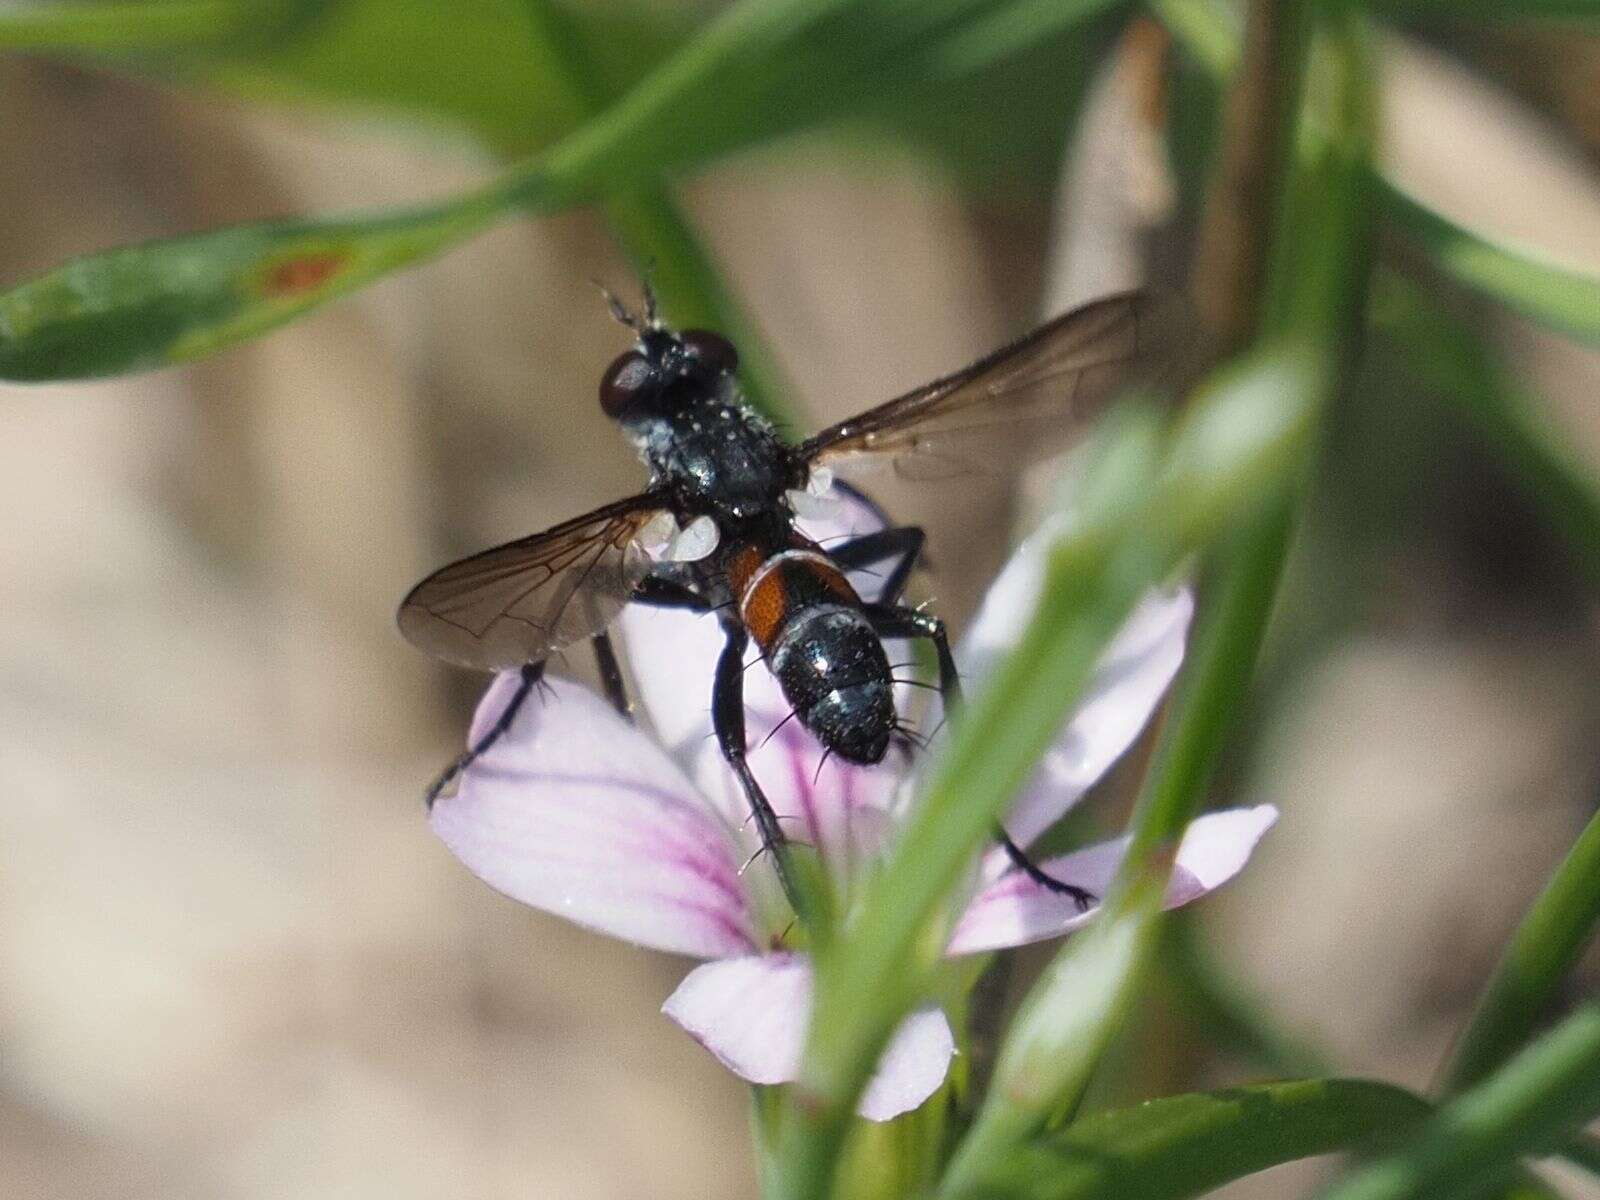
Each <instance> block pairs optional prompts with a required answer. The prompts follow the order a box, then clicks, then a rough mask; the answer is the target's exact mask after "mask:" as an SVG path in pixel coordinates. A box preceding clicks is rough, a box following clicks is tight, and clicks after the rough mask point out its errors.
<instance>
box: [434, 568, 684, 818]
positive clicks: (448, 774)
mask: <svg viewBox="0 0 1600 1200" xmlns="http://www.w3.org/2000/svg"><path fill="white" fill-rule="evenodd" d="M633 599H635V600H637V601H639V602H640V603H642V604H652V605H656V606H658V607H662V608H687V609H693V610H695V611H697V612H708V611H709V610H710V607H711V606H710V605H709V604H707V603H706V602H705V600H704V599H703V598H702V597H701V596H700V595H699V594H698V593H697V592H695V591H694V590H692V589H691V588H689V587H686V586H684V585H683V584H680V583H677V582H675V581H673V580H669V579H661V578H658V577H655V576H647V577H646V578H645V580H644V581H643V582H642V583H640V584H639V586H638V587H637V588H636V589H635V591H634V595H633ZM593 645H594V657H595V663H596V665H597V666H598V667H599V669H600V683H601V686H602V687H603V688H604V689H605V693H606V699H607V700H609V701H610V702H611V706H612V707H613V708H615V709H616V710H617V712H618V713H619V714H620V715H621V716H623V717H624V718H626V719H628V720H632V719H633V706H632V704H631V703H630V702H629V700H628V692H627V688H626V687H625V686H624V684H623V679H622V664H621V663H619V662H618V661H617V652H616V648H615V647H613V646H612V644H611V637H610V635H609V634H607V633H606V632H605V631H604V630H602V631H601V632H599V633H597V634H596V635H595V636H594V638H593ZM544 667H545V664H544V662H543V661H540V662H536V663H528V664H527V665H526V666H524V667H523V668H522V679H521V681H520V682H519V683H518V684H517V690H516V691H515V692H513V693H512V696H511V702H510V703H509V704H507V705H506V707H505V709H504V711H502V712H501V714H500V715H499V717H497V718H496V719H495V723H494V724H493V725H492V726H491V727H490V729H489V731H488V732H487V733H485V734H484V735H483V736H482V737H481V738H479V739H478V743H477V745H475V746H471V747H469V748H468V749H467V751H466V752H465V753H464V754H462V755H461V756H460V757H458V758H457V759H456V760H455V762H453V763H451V764H450V765H449V766H448V767H446V768H445V769H444V771H443V772H442V773H441V774H440V775H439V778H437V779H435V780H434V781H433V783H432V785H431V786H430V787H429V788H428V791H427V795H426V797H425V799H426V803H427V805H428V807H429V808H430V809H431V808H432V807H433V805H434V802H435V801H436V800H438V799H439V796H440V794H441V793H443V791H444V789H445V788H447V787H449V786H450V784H451V783H452V782H453V781H454V780H455V779H456V778H457V777H458V776H459V775H460V774H461V772H463V771H465V770H466V769H467V768H468V767H470V766H471V765H472V764H473V763H475V762H476V761H477V760H478V759H480V758H482V757H483V756H484V755H485V754H487V753H488V751H489V748H490V747H491V746H493V745H494V744H495V743H496V742H498V741H499V740H500V739H501V738H502V737H504V736H505V734H506V731H507V730H508V729H510V728H511V725H512V723H513V722H514V721H515V720H516V719H517V713H518V712H520V711H521V710H522V706H523V704H525V703H526V702H527V699H528V693H529V692H531V691H533V689H534V687H535V686H537V685H538V683H539V681H540V680H542V679H543V678H544Z"/></svg>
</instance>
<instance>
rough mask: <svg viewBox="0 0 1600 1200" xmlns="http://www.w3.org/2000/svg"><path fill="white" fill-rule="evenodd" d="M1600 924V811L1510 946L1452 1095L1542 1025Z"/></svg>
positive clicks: (1449, 1084) (1465, 1040)
mask: <svg viewBox="0 0 1600 1200" xmlns="http://www.w3.org/2000/svg"><path fill="white" fill-rule="evenodd" d="M1597 923H1600V815H1597V816H1595V817H1594V818H1593V819H1591V820H1590V822H1589V824H1588V825H1587V826H1586V827H1585V828H1584V831H1583V832H1582V833H1581V834H1580V835H1579V836H1578V840H1577V841H1576V842H1575V843H1573V846H1572V849H1571V850H1570V851H1568V852H1567V856H1566V858H1564V859H1563V860H1562V861H1561V865H1560V866H1559V867H1557V868H1556V870H1555V872H1554V873H1553V874H1552V875H1551V876H1550V879H1549V881H1548V882H1546V884H1545V886H1544V890H1543V891H1542V892H1540V893H1539V897H1538V899H1536V900H1535V901H1534V902H1533V907H1531V908H1530V909H1529V910H1528V913H1527V915H1526V916H1525V917H1523V919H1522V924H1521V925H1519V926H1518V927H1517V931H1516V933H1514V934H1513V935H1512V937H1511V940H1510V941H1509V942H1507V943H1506V948H1505V951H1504V953H1503V954H1502V955H1501V958H1500V963H1499V965H1498V966H1497V967H1496V968H1495V972H1494V975H1493V976H1492V977H1491V978H1490V980H1489V985H1488V987H1486V988H1485V989H1484V992H1483V996H1482V998H1481V999H1480V1000H1479V1002H1478V1009H1477V1012H1476V1013H1475V1014H1474V1015H1473V1018H1472V1023H1471V1024H1470V1025H1468V1026H1467V1030H1466V1032H1465V1033H1464V1034H1463V1035H1462V1037H1461V1040H1460V1042H1458V1043H1457V1045H1456V1052H1455V1058H1454V1060H1453V1062H1452V1063H1451V1066H1450V1072H1449V1074H1448V1076H1447V1077H1446V1080H1445V1090H1446V1093H1447V1094H1450V1093H1454V1092H1456V1091H1459V1090H1461V1089H1462V1088H1465V1087H1469V1086H1471V1085H1472V1084H1474V1083H1476V1082H1478V1081H1479V1080H1480V1079H1483V1078H1484V1077H1485V1076H1486V1075H1488V1074H1489V1072H1490V1071H1492V1070H1493V1069H1494V1068H1495V1067H1497V1066H1499V1065H1500V1064H1501V1063H1502V1062H1504V1061H1505V1060H1506V1058H1507V1057H1509V1056H1510V1055H1511V1054H1512V1052H1513V1051H1515V1049H1516V1048H1517V1047H1518V1046H1520V1045H1522V1044H1523V1043H1524V1042H1525V1041H1526V1040H1527V1039H1528V1037H1529V1036H1530V1035H1531V1034H1532V1033H1533V1032H1534V1030H1535V1029H1537V1028H1538V1025H1539V1022H1540V1018H1541V1016H1542V1015H1543V1014H1544V1013H1546V1012H1548V1011H1549V1009H1550V1006H1551V1005H1552V1004H1553V1003H1554V1002H1555V1000H1556V998H1557V993H1558V991H1559V989H1560V986H1561V983H1562V981H1563V980H1564V979H1565V978H1566V977H1567V975H1568V973H1569V972H1570V971H1571V970H1572V968H1573V967H1574V965H1575V964H1576V963H1577V961H1578V958H1579V956H1581V955H1582V953H1583V951H1584V949H1585V948H1586V947H1587V946H1588V945H1589V943H1590V941H1591V940H1592V939H1593V937H1594V932H1595V927H1596V925H1597Z"/></svg>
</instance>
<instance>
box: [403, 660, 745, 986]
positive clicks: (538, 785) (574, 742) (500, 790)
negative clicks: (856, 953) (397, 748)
mask: <svg viewBox="0 0 1600 1200" xmlns="http://www.w3.org/2000/svg"><path fill="white" fill-rule="evenodd" d="M516 679H517V676H516V675H515V673H511V672H508V673H506V674H503V675H501V676H500V677H499V678H497V679H496V680H495V682H494V684H493V686H491V688H490V689H489V691H488V693H487V694H486V695H485V696H484V699H483V702H482V703H481V704H480V705H479V708H478V713H477V716H476V717H475V718H474V720H473V730H472V740H473V742H474V743H476V742H477V740H478V739H479V738H481V737H482V736H483V735H484V733H485V732H487V730H488V729H489V727H490V726H491V725H493V723H494V721H495V720H496V719H497V718H498V716H499V715H500V714H501V713H502V712H503V711H504V709H505V705H506V702H507V701H508V700H509V698H510V696H511V693H512V691H513V689H514V688H515V685H516ZM430 820H431V824H432V826H433V830H434V832H435V833H437V834H438V835H439V837H440V838H441V839H442V840H443V841H444V843H445V845H447V846H448V847H449V848H450V849H451V851H452V852H453V853H454V854H455V855H456V857H457V858H459V859H460V860H461V861H462V862H463V863H464V864H465V865H466V866H467V868H468V869H469V870H471V871H472V872H473V873H474V874H475V875H477V876H478V877H479V878H480V879H482V880H483V881H484V882H485V883H488V884H489V885H490V886H491V887H494V888H496V889H497V890H499V891H501V892H504V893H505V894H506V895H508V896H510V897H511V898H513V899H515V900H520V901H522V902H523V903H524V904H531V905H533V906H534V907H535V908H541V909H544V910H545V911H546V912H551V913H555V914H557V915H559V916H563V917H566V918H567V919H568V920H570V921H574V922H576V923H577V924H579V925H583V926H585V927H586V928H589V929H595V930H598V931H600V932H601V933H609V934H611V935H613V936H615V937H620V938H624V939H626V940H627V941H630V942H636V943H638V944H639V945H641V946H650V947H653V948H654V949H657V950H669V951H674V952H676V953H680V954H692V955H695V956H697V957H702V958H719V957H724V956H727V955H733V954H747V953H749V952H750V950H751V949H752V947H753V946H754V944H755V935H754V924H753V921H752V917H751V914H750V908H749V901H748V899H747V897H746V895H745V892H744V889H743V888H742V886H741V884H740V879H739V865H740V864H739V861H738V856H737V852H736V851H735V849H734V843H733V840H732V839H731V837H730V836H729V834H728V831H727V829H726V828H725V827H724V826H723V825H722V823H721V822H720V821H719V820H718V819H717V817H716V816H715V815H714V814H713V813H712V812H711V810H710V809H709V808H708V807H707V806H706V804H705V802H704V800H703V799H702V798H701V797H700V796H699V795H698V794H697V793H696V791H695V789H694V786H693V785H692V784H691V783H690V782H689V780H688V779H687V778H686V777H685V776H684V774H683V772H682V771H680V770H679V769H678V767H677V766H676V765H675V764H674V763H673V762H672V760H671V759H670V758H669V757H668V756H667V755H666V754H665V753H664V752H663V751H662V750H661V749H660V747H658V746H657V745H656V744H655V743H654V742H653V741H652V740H651V739H650V738H649V737H647V736H646V735H645V734H644V733H642V732H641V731H639V730H637V729H635V728H633V727H632V726H630V725H628V724H627V723H626V722H624V721H623V720H622V719H621V718H620V717H618V716H617V715H616V713H614V712H613V711H612V709H611V708H610V706H609V705H607V704H606V703H605V702H604V701H603V700H601V699H600V698H599V697H598V696H595V695H594V694H593V693H591V692H589V691H588V690H586V689H584V688H582V687H580V686H578V685H577V684H575V683H572V682H570V681H568V680H563V679H551V680H549V681H548V682H547V683H546V684H545V685H543V686H541V687H539V688H536V689H535V691H534V692H533V693H532V694H530V695H529V696H528V699H527V701H526V702H525V703H524V704H523V706H522V708H521V710H520V711H519V712H518V714H517V718H516V720H515V722H514V723H513V725H512V727H511V729H510V730H508V731H507V733H506V735H505V736H504V737H502V738H501V739H500V740H499V741H498V742H497V743H495V745H494V746H493V747H492V748H491V749H490V750H489V752H488V753H487V754H485V755H484V756H483V757H482V758H480V759H479V760H478V761H477V762H476V763H474V764H473V765H472V766H471V767H469V768H468V769H467V771H466V772H465V774H464V775H463V777H462V781H461V785H460V788H459V790H458V791H457V793H456V794H455V795H454V796H449V797H445V798H443V799H441V800H440V801H439V802H438V803H437V804H435V805H434V808H433V813H432V816H431V818H430Z"/></svg>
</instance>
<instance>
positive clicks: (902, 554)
mask: <svg viewBox="0 0 1600 1200" xmlns="http://www.w3.org/2000/svg"><path fill="white" fill-rule="evenodd" d="M927 540H928V539H927V535H926V534H925V533H923V531H922V528H921V526H918V525H898V526H895V527H894V528H892V529H880V530H878V532H876V533H867V534H863V535H862V536H861V537H858V538H851V539H850V540H849V541H848V542H844V543H842V544H840V545H838V546H835V547H833V548H832V549H831V550H829V551H828V557H829V558H831V559H833V561H834V562H835V563H837V564H838V565H839V566H840V567H842V568H844V569H845V570H846V571H854V570H857V569H859V568H861V567H869V566H871V565H872V564H873V563H880V562H883V561H884V560H885V559H889V558H892V559H894V560H895V564H894V566H893V567H891V568H890V569H889V574H888V575H887V576H886V577H885V578H884V581H883V586H882V588H880V589H879V591H878V603H879V604H885V605H887V604H898V603H900V597H901V596H902V595H904V594H905V590H906V583H907V582H908V581H909V580H910V579H911V572H912V571H914V570H915V569H916V566H917V561H918V560H919V559H920V558H921V557H922V547H923V544H924V543H925V542H926V541H927Z"/></svg>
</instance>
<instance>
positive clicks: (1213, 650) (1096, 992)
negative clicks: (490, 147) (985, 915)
mask: <svg viewBox="0 0 1600 1200" xmlns="http://www.w3.org/2000/svg"><path fill="white" fill-rule="evenodd" d="M1289 511H1290V510H1289V505H1288V504H1287V503H1285V502H1282V501H1280V502H1278V503H1274V504H1270V505H1268V507H1267V510H1266V512H1265V513H1264V514H1262V515H1261V516H1260V517H1259V518H1257V519H1256V520H1255V521H1254V522H1252V524H1251V526H1250V527H1249V528H1248V529H1247V530H1246V531H1245V532H1244V533H1243V534H1242V535H1241V536H1240V537H1239V538H1238V540H1237V541H1236V542H1235V543H1234V544H1233V545H1232V546H1230V547H1229V549H1228V550H1227V551H1226V552H1225V553H1224V554H1223V556H1222V558H1221V560H1220V563H1219V566H1218V569H1217V571H1216V572H1215V575H1214V577H1213V579H1212V584H1213V586H1212V588H1210V589H1209V590H1208V591H1207V592H1206V593H1205V599H1206V601H1207V603H1206V604H1205V606H1204V607H1203V608H1202V617H1201V621H1200V623H1199V626H1198V628H1197V629H1196V631H1195V635H1194V639H1193V646H1192V648H1191V651H1190V656H1189V666H1188V670H1187V671H1186V672H1185V676H1184V682H1183V684H1182V685H1181V687H1180V689H1179V692H1178V694H1177V696H1176V697H1175V699H1174V702H1173V709H1172V713H1171V715H1170V716H1169V718H1168V726H1167V730H1168V732H1167V736H1165V737H1164V738H1163V739H1162V742H1161V745H1160V746H1159V748H1158V749H1157V751H1156V758H1155V760H1154V761H1153V762H1152V764H1151V767H1150V772H1149V774H1148V776H1147V777H1146V781H1145V787H1144V789H1143V791H1142V792H1141V794H1140V799H1139V803H1138V806H1137V808H1136V810H1135V813H1134V817H1133V840H1132V843H1131V845H1130V847H1129V850H1128V857H1127V860H1126V861H1125V863H1124V865H1123V868H1122V871H1121V872H1120V873H1119V875H1118V878H1117V882H1116V884H1115V885H1114V886H1113V889H1112V892H1111V894H1110V895H1109V896H1108V897H1107V899H1106V904H1105V910H1104V912H1103V913H1102V914H1101V916H1100V919H1099V920H1098V921H1097V922H1096V924H1095V926H1094V928H1093V929H1092V930H1091V931H1089V932H1088V933H1085V934H1082V935H1080V936H1079V937H1077V938H1075V939H1074V940H1073V941H1072V942H1070V943H1068V945H1067V947H1066V948H1065V949H1063V950H1062V952H1061V953H1060V955H1058V957H1057V959H1056V961H1055V963H1053V964H1052V965H1051V967H1050V970H1049V971H1048V972H1047V973H1046V975H1045V976H1044V977H1043V978H1042V979H1041V980H1040V982H1039V984H1038V986H1037V987H1036V988H1035V990H1034V992H1033V993H1031V994H1030V996H1029V998H1028V1001H1027V1003H1026V1004H1025V1005H1024V1006H1023V1009H1022V1011H1021V1012H1019V1013H1018V1014H1017V1018H1016V1020H1015V1021H1014V1022H1013V1024H1012V1028H1011V1032H1010V1034H1009V1035H1008V1037H1007V1039H1006V1044H1005V1047H1004V1049H1003V1051H1002V1053H1001V1056H1000V1060H999V1062H998V1063H997V1065H996V1068H995V1078H994V1083H993V1086H992V1087H991V1089H990V1091H989V1095H988V1097H987V1098H986V1100H985V1102H984V1105H983V1108H982V1109H981V1110H980V1111H979V1114H978V1118H977V1120H976V1121H975V1122H974V1124H973V1127H972V1129H971V1131H970V1132H969V1133H968V1135H967V1138H966V1140H965V1141H964V1142H963V1144H962V1146H961V1148H960V1150H959V1151H958V1152H957V1155H956V1157H955V1159H954V1160H953V1161H952V1163H951V1165H950V1169H949V1171H948V1173H947V1174H946V1177H945V1186H946V1188H947V1189H948V1190H949V1191H950V1192H951V1193H952V1194H959V1193H961V1192H962V1191H963V1190H965V1189H969V1188H974V1187H975V1186H976V1185H977V1181H978V1180H979V1179H981V1178H982V1177H983V1176H984V1175H986V1174H988V1173H990V1172H992V1171H994V1170H995V1169H996V1166H997V1164H998V1163H1000V1162H1001V1161H1003V1160H1004V1159H1005V1158H1006V1156H1007V1155H1008V1154H1009V1153H1010V1152H1011V1150H1012V1149H1013V1148H1014V1147H1015V1146H1017V1145H1018V1144H1020V1143H1021V1142H1022V1141H1024V1140H1025V1139H1026V1138H1028V1137H1030V1136H1031V1135H1033V1134H1034V1133H1035V1132H1037V1131H1038V1130H1039V1129H1040V1128H1042V1127H1043V1126H1044V1125H1045V1123H1046V1122H1047V1120H1048V1119H1049V1117H1050V1115H1051V1114H1052V1113H1053V1112H1056V1111H1059V1110H1062V1109H1068V1110H1070V1109H1071V1108H1073V1107H1075V1105H1076V1103H1077V1101H1078V1099H1079V1097H1080V1096H1081V1095H1082V1093H1083V1089H1084V1088H1085V1087H1086V1086H1087V1084H1088V1082H1089V1077H1090V1075H1091V1073H1092V1072H1093V1070H1094V1066H1095V1064H1096V1063H1097V1062H1098V1061H1099V1058H1100V1053H1101V1051H1102V1050H1103V1049H1104V1047H1105V1045H1106V1043H1107V1042H1108V1041H1109V1040H1110V1038H1111V1036H1112V1034H1113V1033H1114V1032H1115V1031H1116V1029H1117V1028H1118V1027H1119V1025H1120V1023H1121V1020H1122V1018H1123V1016H1124V1015H1125V1013H1126V1011H1127V1005H1128V1001H1129V999H1130V997H1131V996H1132V995H1133V993H1134V991H1135V989H1136V988H1137V986H1138V983H1139V981H1140V979H1141V978H1142V976H1143V972H1144V970H1145V968H1146V966H1147V965H1148V963H1149V961H1150V959H1151V951H1152V949H1153V947H1154V934H1155V927H1156V921H1157V919H1158V917H1159V914H1160V909H1161V897H1162V895H1163V893H1164V892H1165V890H1166V883H1167V879H1168V876H1169V875H1170V873H1171V869H1172V860H1173V855H1174V854H1175V852H1176V849H1177V843H1178V840H1179V839H1180V838H1181V837H1182V834H1183V831H1184V829H1186V828H1187V827H1188V824H1189V821H1190V820H1191V818H1192V817H1193V815H1194V813H1195V812H1196V811H1197V810H1198V809H1199V807H1200V803H1201V800H1202V799H1203V797H1204V795H1205V787H1206V784H1207V782H1208V781H1209V779H1210V776H1211V772H1212V769H1213V768H1214V766H1215V764H1216V761H1217V758H1218V756H1219V755H1220V754H1221V751H1222V747H1223V745H1224V743H1225V741H1226V737H1227V735H1228V733H1229V732H1230V731H1231V727H1232V722H1233V719H1234V717H1235V715H1236V714H1237V713H1238V711H1239V709H1240V701H1241V700H1242V698H1243V695H1244V693H1245V691H1246V690H1247V688H1248V686H1249V682H1250V678H1251V675H1252V674H1253V672H1254V668H1255V661H1256V656H1257V651H1258V650H1259V648H1260V644H1261V638H1262V634H1263V631H1264V629H1265V627H1266V618H1267V615H1268V613H1269V612H1270V610H1271V606H1272V597H1273V595H1274V594H1275V591H1276V586H1277V580H1278V576H1279V574H1280V572H1281V568H1282V562H1283V553H1284V547H1285V545H1286V542H1287V534H1288V528H1289V524H1288V514H1289Z"/></svg>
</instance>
